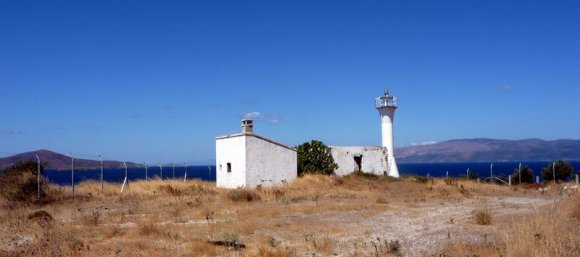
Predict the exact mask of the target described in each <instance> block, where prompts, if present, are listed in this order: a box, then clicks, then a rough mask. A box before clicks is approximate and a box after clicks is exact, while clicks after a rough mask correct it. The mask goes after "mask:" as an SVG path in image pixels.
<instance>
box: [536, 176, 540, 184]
mask: <svg viewBox="0 0 580 257" xmlns="http://www.w3.org/2000/svg"><path fill="white" fill-rule="evenodd" d="M536 184H540V176H536Z"/></svg>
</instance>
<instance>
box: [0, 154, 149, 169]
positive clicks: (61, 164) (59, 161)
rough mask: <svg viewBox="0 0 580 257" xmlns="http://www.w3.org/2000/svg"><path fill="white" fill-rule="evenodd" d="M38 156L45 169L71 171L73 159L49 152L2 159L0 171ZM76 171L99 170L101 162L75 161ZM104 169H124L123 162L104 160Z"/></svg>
mask: <svg viewBox="0 0 580 257" xmlns="http://www.w3.org/2000/svg"><path fill="white" fill-rule="evenodd" d="M36 154H38V157H39V158H40V163H42V164H43V165H44V167H45V168H52V169H70V168H71V157H69V156H66V155H63V154H59V153H55V152H52V151H48V150H38V151H34V152H26V153H21V154H16V155H12V156H9V157H5V158H0V170H4V169H5V168H6V167H8V166H10V165H12V164H14V163H17V162H19V161H35V162H36ZM141 166H142V165H140V164H136V163H132V162H127V167H129V168H132V167H141ZM74 167H75V169H79V170H82V169H97V168H100V167H101V161H100V160H87V159H77V158H75V159H74ZM103 167H104V168H124V167H125V166H124V165H123V162H120V161H110V160H107V161H105V160H103Z"/></svg>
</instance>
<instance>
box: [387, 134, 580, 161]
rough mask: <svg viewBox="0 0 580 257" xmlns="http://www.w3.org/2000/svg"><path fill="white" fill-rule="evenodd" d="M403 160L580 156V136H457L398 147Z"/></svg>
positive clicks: (399, 156)
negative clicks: (572, 137) (437, 141)
mask: <svg viewBox="0 0 580 257" xmlns="http://www.w3.org/2000/svg"><path fill="white" fill-rule="evenodd" d="M395 156H396V158H397V161H398V162H400V163H402V162H418V163H421V162H427V163H429V162H491V161H552V160H556V159H562V160H580V140H570V139H564V140H554V141H546V140H541V139H524V140H501V139H486V138H476V139H456V140H449V141H444V142H440V143H435V144H429V145H418V146H409V147H402V148H399V149H395Z"/></svg>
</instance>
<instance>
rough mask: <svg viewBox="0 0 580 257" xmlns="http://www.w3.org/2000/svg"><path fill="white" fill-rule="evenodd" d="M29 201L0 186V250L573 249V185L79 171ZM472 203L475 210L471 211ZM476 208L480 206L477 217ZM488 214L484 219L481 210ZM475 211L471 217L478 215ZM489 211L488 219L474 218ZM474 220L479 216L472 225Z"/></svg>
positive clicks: (445, 252)
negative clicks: (140, 177)
mask: <svg viewBox="0 0 580 257" xmlns="http://www.w3.org/2000/svg"><path fill="white" fill-rule="evenodd" d="M47 186H48V188H47V192H56V193H55V194H56V195H58V197H53V198H52V200H51V202H50V203H45V204H43V205H41V206H38V205H35V204H33V205H29V204H19V203H15V202H14V201H12V200H7V199H6V198H0V205H2V208H1V209H0V228H1V229H2V232H0V233H2V236H0V256H30V255H35V256H81V255H82V256H271V257H276V256H313V255H314V256H332V255H339V256H578V253H579V252H580V249H579V248H578V247H579V246H578V243H577V242H579V241H580V231H579V230H580V193H578V188H568V189H566V190H564V189H562V187H560V188H559V189H558V188H555V186H556V185H552V186H553V187H552V188H547V189H546V191H545V193H540V191H538V189H537V187H530V186H529V185H522V186H518V188H517V190H514V189H513V188H509V187H507V186H501V185H492V184H484V183H481V184H478V183H477V182H475V181H467V180H456V179H447V180H444V179H432V178H429V179H426V178H417V177H406V178H401V179H392V178H385V177H382V176H372V175H368V174H352V175H350V176H346V177H330V176H323V175H305V176H303V177H300V178H298V179H297V180H296V181H294V182H293V183H291V184H289V185H284V186H279V187H270V188H261V189H234V190H228V189H221V188H216V187H215V186H214V184H213V183H207V182H202V181H187V182H183V181H177V180H164V181H161V180H150V181H134V182H131V183H129V187H128V188H127V189H126V191H125V192H124V193H123V194H121V193H120V190H119V189H120V185H119V184H114V183H106V184H105V187H104V192H103V193H101V191H100V183H98V182H96V181H87V182H84V183H81V184H80V185H78V187H77V191H76V196H75V198H74V199H73V198H71V196H70V188H66V187H57V186H54V185H47ZM474 210H476V211H474ZM479 211H481V213H483V215H482V217H481V218H478V216H479V214H477V213H479ZM492 218H493V221H491V219H492ZM479 219H481V220H482V222H481V223H480V221H478V220H479ZM486 220H489V221H486ZM478 224H488V225H486V226H481V225H478Z"/></svg>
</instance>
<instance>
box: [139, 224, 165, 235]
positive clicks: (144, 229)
mask: <svg viewBox="0 0 580 257" xmlns="http://www.w3.org/2000/svg"><path fill="white" fill-rule="evenodd" d="M139 232H140V233H141V235H144V236H150V235H156V234H157V235H159V234H161V230H160V229H159V227H158V226H157V225H155V224H151V223H146V224H142V225H141V226H140V228H139Z"/></svg>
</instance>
